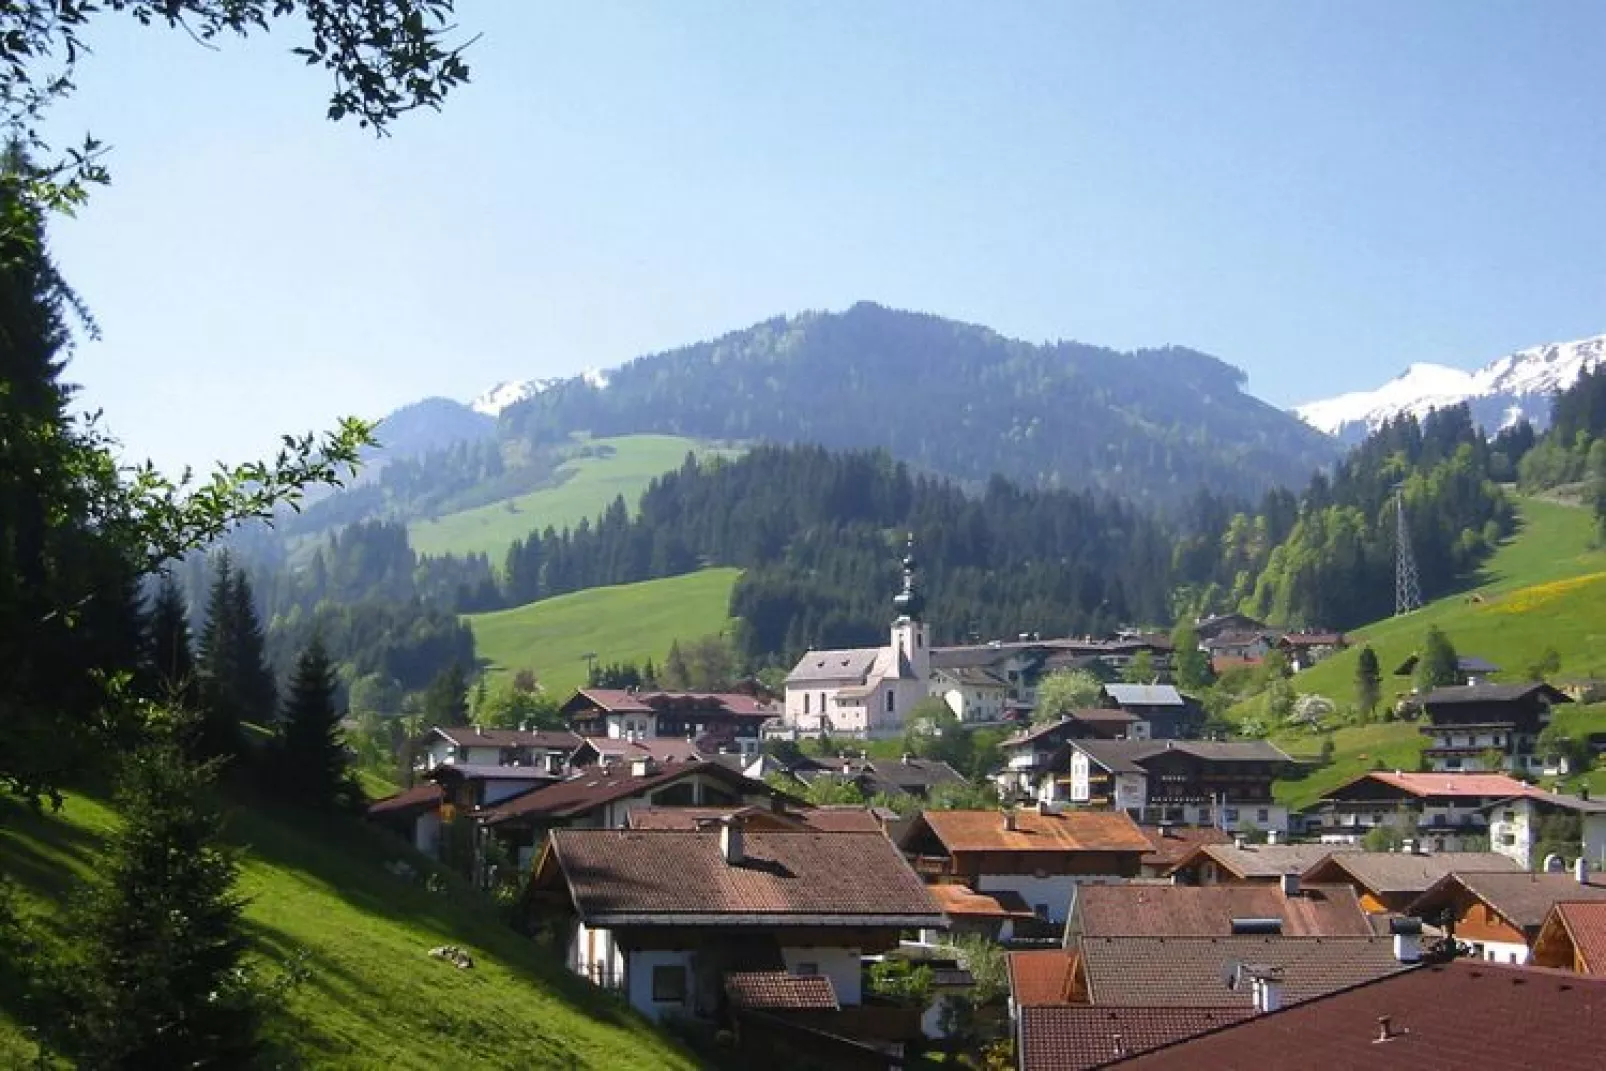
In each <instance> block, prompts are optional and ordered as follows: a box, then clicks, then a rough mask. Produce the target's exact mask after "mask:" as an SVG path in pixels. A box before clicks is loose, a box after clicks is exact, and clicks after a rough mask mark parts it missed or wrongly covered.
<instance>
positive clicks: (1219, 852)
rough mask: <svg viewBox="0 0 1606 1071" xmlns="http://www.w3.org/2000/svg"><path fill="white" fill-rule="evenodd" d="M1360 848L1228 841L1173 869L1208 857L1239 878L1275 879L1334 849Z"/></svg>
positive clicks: (1195, 854) (1302, 868)
mask: <svg viewBox="0 0 1606 1071" xmlns="http://www.w3.org/2000/svg"><path fill="white" fill-rule="evenodd" d="M1359 850H1360V849H1358V848H1351V847H1348V846H1346V845H1341V844H1245V845H1244V846H1243V847H1242V848H1238V847H1235V846H1233V845H1231V844H1206V845H1204V846H1203V847H1201V848H1199V849H1198V850H1197V851H1195V852H1193V853H1192V854H1191V855H1188V856H1186V857H1185V858H1183V859H1182V860H1181V861H1180V862H1179V863H1177V865H1176V866H1175V867H1173V868H1172V869H1173V870H1175V869H1180V868H1181V867H1184V866H1190V865H1192V864H1194V863H1198V862H1202V861H1204V860H1205V859H1206V858H1208V859H1212V860H1214V861H1215V863H1216V865H1217V866H1220V867H1223V868H1224V869H1226V870H1228V871H1230V872H1231V873H1233V874H1234V875H1236V876H1237V877H1239V878H1243V879H1246V880H1247V879H1252V878H1277V877H1281V876H1282V875H1284V874H1302V873H1304V872H1305V871H1306V870H1308V869H1309V868H1310V867H1312V866H1314V865H1315V864H1316V863H1317V862H1319V861H1321V860H1322V859H1325V858H1327V856H1329V855H1331V854H1333V853H1334V852H1344V851H1359Z"/></svg>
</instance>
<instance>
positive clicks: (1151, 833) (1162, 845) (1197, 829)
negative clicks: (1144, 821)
mask: <svg viewBox="0 0 1606 1071" xmlns="http://www.w3.org/2000/svg"><path fill="white" fill-rule="evenodd" d="M1138 828H1140V829H1142V830H1143V835H1144V836H1145V837H1148V838H1149V843H1150V844H1152V845H1154V850H1153V851H1151V852H1145V853H1144V855H1143V865H1144V866H1146V867H1159V868H1161V869H1167V868H1169V867H1171V866H1173V865H1174V864H1176V863H1178V862H1180V861H1181V860H1182V859H1183V858H1184V857H1185V856H1187V854H1188V853H1189V852H1192V851H1194V850H1196V849H1198V848H1201V847H1203V846H1204V845H1206V844H1231V843H1232V834H1230V833H1228V832H1227V831H1226V830H1224V829H1217V828H1216V827H1215V826H1140V827H1138Z"/></svg>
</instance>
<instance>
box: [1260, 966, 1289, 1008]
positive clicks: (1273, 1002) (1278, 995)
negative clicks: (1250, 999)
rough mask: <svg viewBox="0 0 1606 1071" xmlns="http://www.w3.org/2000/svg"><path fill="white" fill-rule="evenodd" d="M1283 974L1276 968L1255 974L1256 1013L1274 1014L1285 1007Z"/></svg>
mask: <svg viewBox="0 0 1606 1071" xmlns="http://www.w3.org/2000/svg"><path fill="white" fill-rule="evenodd" d="M1282 973H1283V972H1282V971H1281V970H1279V969H1278V968H1275V967H1273V968H1272V969H1270V970H1265V971H1256V972H1255V975H1254V989H1255V1011H1257V1012H1274V1011H1276V1010H1277V1009H1279V1008H1281V1007H1282V1006H1283V979H1282Z"/></svg>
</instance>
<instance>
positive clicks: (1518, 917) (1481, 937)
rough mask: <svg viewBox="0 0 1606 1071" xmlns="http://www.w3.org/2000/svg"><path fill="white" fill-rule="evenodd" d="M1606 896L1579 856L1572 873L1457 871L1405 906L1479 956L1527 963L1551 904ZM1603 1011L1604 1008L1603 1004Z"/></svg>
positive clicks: (1605, 888)
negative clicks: (1438, 926)
mask: <svg viewBox="0 0 1606 1071" xmlns="http://www.w3.org/2000/svg"><path fill="white" fill-rule="evenodd" d="M1573 900H1585V901H1606V881H1601V880H1600V879H1599V878H1597V877H1595V876H1594V875H1592V874H1591V873H1590V872H1589V864H1587V863H1585V862H1583V861H1582V860H1580V861H1579V862H1578V863H1577V864H1575V866H1574V869H1573V871H1572V872H1571V873H1567V872H1563V873H1558V874H1530V873H1523V872H1521V871H1509V870H1508V871H1500V872H1495V871H1478V872H1475V871H1460V872H1457V873H1452V874H1446V875H1445V876H1444V877H1442V878H1440V879H1439V880H1438V881H1436V882H1434V883H1433V885H1432V887H1430V888H1429V889H1428V890H1427V891H1426V892H1424V893H1423V894H1422V895H1421V896H1419V897H1417V898H1416V900H1415V902H1413V903H1412V904H1411V906H1410V908H1409V909H1408V910H1409V912H1410V913H1411V914H1412V915H1415V916H1416V917H1417V918H1420V919H1424V920H1426V921H1428V922H1432V923H1434V924H1435V925H1442V926H1444V927H1445V929H1446V930H1447V931H1448V932H1449V933H1450V934H1451V935H1453V936H1454V937H1455V938H1456V940H1458V941H1462V942H1464V943H1466V944H1469V945H1471V946H1472V954H1473V955H1474V956H1476V957H1477V958H1478V959H1487V960H1493V961H1494V962H1496V963H1526V962H1527V961H1528V951H1529V949H1531V948H1532V947H1533V944H1534V941H1535V940H1536V939H1537V938H1538V937H1539V930H1540V927H1541V926H1543V925H1544V922H1545V917H1546V916H1547V915H1549V914H1550V910H1551V908H1553V907H1555V906H1556V905H1557V904H1559V903H1562V902H1563V901H1573ZM1603 1010H1606V1009H1603Z"/></svg>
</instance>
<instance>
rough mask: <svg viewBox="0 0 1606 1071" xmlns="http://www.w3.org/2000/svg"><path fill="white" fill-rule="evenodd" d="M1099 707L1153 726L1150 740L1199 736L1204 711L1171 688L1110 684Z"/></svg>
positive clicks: (1106, 687)
mask: <svg viewBox="0 0 1606 1071" xmlns="http://www.w3.org/2000/svg"><path fill="white" fill-rule="evenodd" d="M1099 705H1100V706H1102V707H1105V708H1106V709H1111V710H1124V711H1126V712H1127V713H1128V714H1133V715H1136V716H1137V717H1138V718H1140V719H1142V720H1143V721H1146V722H1148V724H1149V734H1148V735H1149V737H1150V738H1151V739H1155V740H1174V739H1181V738H1183V737H1189V736H1197V735H1198V729H1199V726H1200V724H1202V723H1203V721H1204V711H1203V710H1202V709H1201V708H1200V707H1199V705H1198V704H1197V703H1194V702H1192V701H1191V700H1189V699H1188V698H1187V697H1186V696H1184V695H1183V694H1182V693H1181V692H1179V691H1177V690H1176V689H1175V688H1174V687H1172V686H1171V685H1169V684H1106V685H1105V686H1104V687H1103V688H1102V689H1101V690H1100V692H1099Z"/></svg>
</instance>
